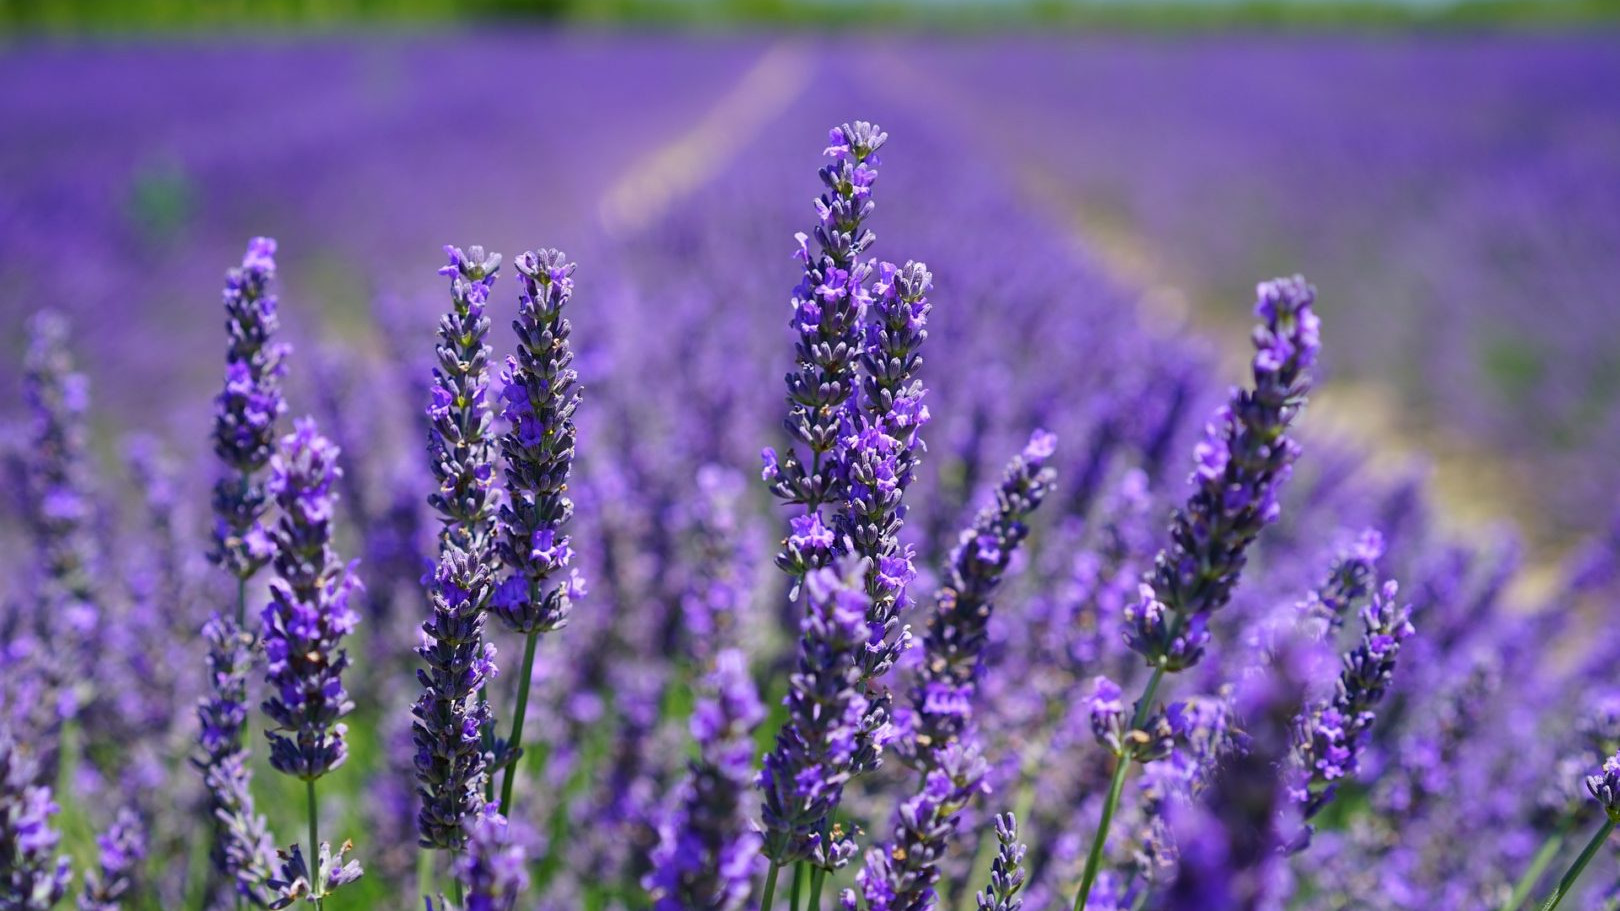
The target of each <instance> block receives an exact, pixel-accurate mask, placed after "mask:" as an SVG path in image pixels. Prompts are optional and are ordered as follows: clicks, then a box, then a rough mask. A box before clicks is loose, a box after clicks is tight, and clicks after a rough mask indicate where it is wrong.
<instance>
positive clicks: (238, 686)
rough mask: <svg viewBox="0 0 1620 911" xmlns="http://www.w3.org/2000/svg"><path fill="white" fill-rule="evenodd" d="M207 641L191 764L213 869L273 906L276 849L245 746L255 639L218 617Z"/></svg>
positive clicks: (236, 888) (240, 890)
mask: <svg viewBox="0 0 1620 911" xmlns="http://www.w3.org/2000/svg"><path fill="white" fill-rule="evenodd" d="M203 639H204V641H206V642H207V643H208V680H209V691H208V695H207V696H205V697H203V699H202V701H201V702H200V703H199V704H198V706H197V722H198V724H197V726H198V739H199V741H200V745H201V747H202V749H201V752H200V753H199V755H198V756H197V757H196V758H194V759H193V760H192V764H193V765H195V766H196V767H197V768H198V769H199V770H201V772H202V776H203V784H204V786H205V787H207V788H208V794H209V800H210V804H211V806H212V809H213V824H214V844H213V861H214V867H215V869H217V870H218V871H219V873H220V874H221V876H222V877H223V878H224V880H225V881H226V882H227V883H230V884H231V886H232V890H233V891H234V892H236V894H238V895H241V896H243V897H244V898H247V899H248V900H249V901H251V902H253V903H254V904H256V905H263V904H266V903H268V902H269V900H270V899H269V893H268V892H267V891H266V888H267V886H266V884H267V883H268V882H269V881H270V879H271V876H272V875H273V873H274V871H275V848H274V846H273V844H272V842H271V840H270V834H269V831H268V828H267V825H266V823H265V819H264V817H263V816H261V815H259V813H258V811H257V810H256V809H255V808H254V803H253V794H252V792H251V790H250V787H249V785H250V782H251V780H252V774H253V773H252V772H251V771H250V770H249V768H248V754H247V750H246V749H244V748H243V745H242V728H243V725H244V724H246V722H247V711H248V710H247V676H248V670H249V667H250V663H251V652H250V649H251V647H252V643H253V639H252V637H251V636H249V635H247V634H246V633H244V632H242V631H241V630H240V629H239V628H238V627H237V626H236V624H235V622H233V621H232V620H231V619H230V618H229V617H221V616H220V615H218V614H215V615H214V616H213V617H212V618H211V619H210V620H209V621H208V623H207V624H205V625H204V626H203Z"/></svg>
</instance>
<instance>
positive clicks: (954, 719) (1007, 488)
mask: <svg viewBox="0 0 1620 911" xmlns="http://www.w3.org/2000/svg"><path fill="white" fill-rule="evenodd" d="M1056 445H1057V439H1056V437H1054V436H1053V435H1052V434H1050V433H1047V432H1046V431H1044V430H1037V431H1035V432H1034V433H1033V434H1031V435H1030V438H1029V443H1028V445H1026V446H1025V447H1024V450H1023V452H1021V453H1019V454H1018V455H1016V456H1014V457H1013V459H1012V461H1011V462H1009V463H1008V464H1007V469H1006V471H1005V472H1004V473H1003V475H1002V479H1001V485H1000V486H999V487H997V488H996V500H995V503H994V504H992V505H990V506H987V507H985V508H984V509H983V510H982V511H980V513H979V514H978V516H977V517H976V518H975V519H974V520H973V526H972V527H971V528H969V529H966V530H964V531H963V532H962V535H961V539H960V540H959V541H958V543H957V545H956V548H955V550H954V551H952V553H951V562H950V566H949V568H948V569H947V578H946V584H945V585H944V587H942V588H941V589H940V590H939V594H938V596H937V599H938V607H937V609H936V613H935V614H934V617H933V619H932V620H931V621H930V622H929V624H928V632H927V634H926V636H925V638H924V640H923V648H924V654H925V656H926V657H925V658H924V661H923V664H922V667H921V669H920V671H919V674H918V679H917V683H916V685H915V686H914V687H913V688H912V692H911V712H910V715H909V716H908V717H906V718H903V719H902V721H903V722H909V723H903V724H902V727H905V728H908V729H909V733H910V734H911V737H910V738H908V739H909V741H910V742H911V743H912V744H914V745H915V751H916V753H917V754H918V757H919V758H920V760H921V765H922V766H923V767H924V768H928V767H930V766H931V765H932V763H931V761H930V760H929V754H930V753H931V752H932V751H933V750H936V749H938V748H941V747H943V746H945V745H946V744H948V743H951V742H953V741H955V740H957V739H958V738H959V737H961V735H962V733H963V731H964V730H966V728H967V726H968V722H969V721H970V717H971V705H972V699H973V693H974V689H975V687H976V681H977V679H978V676H979V673H980V664H981V661H982V659H983V655H984V647H985V644H986V641H987V638H988V635H989V625H990V616H991V612H992V610H993V609H994V605H993V604H992V603H991V601H990V598H991V596H992V595H993V594H994V592H995V590H996V588H997V586H999V585H1000V584H1001V576H1002V574H1003V573H1004V572H1006V570H1007V565H1008V563H1010V562H1011V560H1012V557H1013V554H1014V553H1015V552H1016V551H1017V550H1018V548H1019V546H1020V545H1021V544H1022V543H1023V541H1024V538H1025V537H1027V536H1028V534H1029V526H1028V524H1027V522H1028V519H1029V517H1030V516H1031V515H1033V514H1034V512H1035V510H1036V509H1038V508H1040V505H1041V503H1042V502H1043V501H1044V500H1045V499H1046V496H1047V494H1049V493H1051V492H1052V482H1053V480H1054V478H1055V477H1056V475H1055V473H1054V472H1053V470H1052V469H1051V468H1048V467H1047V462H1048V461H1050V460H1051V458H1052V455H1053V453H1054V452H1055V451H1056Z"/></svg>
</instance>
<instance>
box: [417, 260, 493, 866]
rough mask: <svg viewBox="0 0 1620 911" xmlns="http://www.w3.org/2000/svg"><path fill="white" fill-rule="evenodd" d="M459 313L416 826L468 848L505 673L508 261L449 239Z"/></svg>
mask: <svg viewBox="0 0 1620 911" xmlns="http://www.w3.org/2000/svg"><path fill="white" fill-rule="evenodd" d="M445 250H446V252H447V253H448V254H449V256H450V264H449V265H448V266H446V267H445V268H444V269H441V270H440V272H441V274H445V275H448V276H449V277H450V300H451V310H450V312H449V313H447V314H445V315H444V316H443V317H442V318H441V319H440V320H439V344H438V346H437V349H436V353H437V355H438V366H437V367H435V368H434V371H433V380H434V383H433V388H432V399H431V402H430V404H429V406H428V419H429V421H430V422H431V423H430V430H429V434H428V453H429V455H430V458H431V463H432V467H433V473H434V476H435V477H436V478H437V479H438V481H439V488H438V490H436V491H434V492H433V493H432V494H431V495H429V497H428V503H429V505H431V506H432V507H433V508H434V510H435V511H437V512H438V514H439V520H440V523H441V525H440V531H439V560H438V565H437V566H436V567H435V569H434V571H433V572H432V574H430V575H429V576H428V577H427V578H426V579H424V580H423V581H424V582H425V583H427V586H428V601H429V603H430V605H431V607H432V614H431V616H430V617H429V618H428V620H427V622H425V623H423V624H422V644H421V645H420V646H419V647H418V648H417V654H419V655H420V656H421V657H422V659H423V661H424V663H425V664H426V665H427V667H426V668H424V669H421V670H418V671H417V678H418V680H419V681H420V682H421V684H422V695H421V696H420V697H418V699H417V701H416V705H415V707H414V708H413V709H412V710H411V714H412V715H413V717H414V718H415V720H414V722H413V723H412V726H411V737H412V742H413V743H414V745H415V746H416V756H415V765H416V778H417V782H418V789H419V791H420V792H421V795H422V805H421V808H420V810H419V811H418V813H417V829H418V834H419V836H420V841H421V843H422V845H423V846H424V847H431V848H444V849H451V850H454V849H459V848H460V847H461V846H462V844H464V843H465V841H466V838H467V833H466V826H467V824H468V823H469V822H471V821H472V819H473V818H474V817H475V816H476V815H477V813H478V812H479V811H480V810H481V809H482V807H483V797H484V782H485V780H486V778H487V776H488V775H489V770H488V769H487V768H486V765H487V763H486V758H485V755H484V750H485V746H484V742H483V740H484V737H483V735H484V730H485V728H486V727H487V726H488V725H489V723H490V710H489V706H488V704H487V703H485V702H484V701H483V700H482V699H480V698H479V697H478V694H479V693H480V691H481V690H482V688H483V687H484V685H485V684H486V683H487V681H488V679H489V677H490V676H492V675H493V673H494V671H495V647H494V645H493V644H490V643H488V642H485V641H484V615H485V610H486V608H487V607H488V605H489V602H490V596H491V593H492V591H493V587H494V586H493V581H492V576H493V574H494V572H495V569H496V565H497V558H496V554H495V538H494V521H493V520H494V513H495V509H496V505H497V504H496V498H495V494H496V493H497V491H496V490H495V489H494V487H493V479H494V459H495V446H494V439H493V435H492V430H491V428H492V425H493V423H494V413H493V410H492V406H491V403H490V401H489V398H488V395H487V391H488V386H489V352H490V348H489V345H488V344H486V343H485V337H486V336H487V335H488V333H489V318H488V317H487V316H485V315H484V305H485V302H486V301H487V300H488V297H489V290H490V288H491V286H493V285H494V283H495V273H496V271H497V270H499V269H500V262H501V258H500V256H499V255H495V254H486V253H485V252H484V250H483V248H482V247H471V248H469V249H468V250H467V251H466V252H463V251H462V250H461V249H459V248H457V247H446V248H445Z"/></svg>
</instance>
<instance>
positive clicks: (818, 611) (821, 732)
mask: <svg viewBox="0 0 1620 911" xmlns="http://www.w3.org/2000/svg"><path fill="white" fill-rule="evenodd" d="M864 573H865V569H864V567H862V566H861V565H860V564H859V563H851V564H848V565H847V566H846V567H845V569H844V572H843V573H842V574H840V573H839V572H838V571H837V570H835V569H833V568H831V567H826V568H822V569H819V570H816V571H814V572H812V573H810V574H809V575H808V576H806V577H805V591H806V593H807V597H808V605H809V610H808V612H807V613H806V615H805V618H804V621H803V625H802V626H801V633H802V636H801V639H800V643H799V665H798V670H797V671H796V672H795V673H794V674H793V676H792V678H791V679H790V681H789V689H788V695H787V711H788V717H787V722H786V723H785V724H783V726H782V728H781V730H780V731H779V732H778V733H777V736H776V745H775V747H774V748H772V750H771V751H770V752H769V753H767V754H766V756H765V763H764V769H763V770H762V771H761V772H760V775H759V787H760V790H761V791H763V792H764V807H763V809H762V815H763V824H764V825H763V827H764V832H765V837H764V853H765V856H766V857H768V858H769V859H770V860H771V861H772V862H773V863H775V864H776V865H778V866H785V865H787V864H790V863H792V862H794V861H797V860H803V859H809V860H811V861H812V862H814V863H816V864H818V865H820V866H822V867H825V868H827V869H835V868H837V867H840V866H843V865H844V864H845V863H847V862H848V860H849V858H850V856H851V854H853V852H854V844H853V842H851V841H849V840H848V839H847V838H844V837H841V836H840V834H839V833H838V832H837V831H835V830H832V829H830V828H829V825H830V822H831V816H832V813H833V811H834V810H835V809H836V808H837V807H838V803H839V801H840V799H842V797H843V792H844V785H845V784H846V783H848V781H849V780H850V778H851V777H852V775H853V774H854V772H855V770H856V769H859V768H868V767H870V766H872V765H873V764H875V762H876V756H874V755H871V754H872V753H874V752H875V751H876V750H878V749H880V748H881V744H880V742H879V741H878V739H877V738H874V737H864V738H863V737H862V734H863V733H865V732H867V729H866V728H865V727H864V726H865V725H867V724H870V723H872V719H870V718H869V716H868V714H867V705H868V703H867V699H866V697H865V696H864V695H863V694H862V693H861V692H860V689H859V684H860V680H861V671H860V667H859V664H858V661H857V656H858V655H859V652H860V649H861V647H862V646H863V645H864V643H865V642H866V639H867V628H866V613H867V609H868V608H869V606H870V602H869V599H868V598H867V597H866V594H865V590H864V583H863V581H862V580H863V579H864Z"/></svg>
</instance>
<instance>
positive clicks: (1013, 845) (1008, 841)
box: [975, 813, 1027, 911]
mask: <svg viewBox="0 0 1620 911" xmlns="http://www.w3.org/2000/svg"><path fill="white" fill-rule="evenodd" d="M996 842H997V845H998V846H997V848H996V859H995V860H994V861H992V862H991V864H990V883H989V888H987V889H985V890H984V891H983V892H980V893H978V895H976V896H975V903H976V904H977V905H978V911H1022V909H1023V907H1024V900H1023V899H1022V898H1019V897H1018V893H1019V892H1021V891H1023V888H1024V879H1025V873H1024V854H1025V853H1026V851H1027V849H1026V848H1025V847H1024V843H1023V842H1021V841H1019V840H1018V819H1017V818H1016V817H1014V816H1013V814H1011V813H1003V814H1001V815H999V816H997V817H996Z"/></svg>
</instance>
